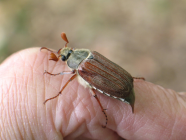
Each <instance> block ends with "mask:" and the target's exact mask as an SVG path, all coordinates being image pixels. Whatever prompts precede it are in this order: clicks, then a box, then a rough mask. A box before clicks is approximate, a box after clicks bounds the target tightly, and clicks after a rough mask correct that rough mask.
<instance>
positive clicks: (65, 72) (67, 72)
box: [43, 70, 75, 76]
mask: <svg viewBox="0 0 186 140" xmlns="http://www.w3.org/2000/svg"><path fill="white" fill-rule="evenodd" d="M74 73H75V70H73V71H63V72H60V73H56V74H52V73H50V72H48V71H46V70H45V71H44V73H43V74H49V75H53V76H56V75H64V74H74Z"/></svg>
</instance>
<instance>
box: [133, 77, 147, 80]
mask: <svg viewBox="0 0 186 140" xmlns="http://www.w3.org/2000/svg"><path fill="white" fill-rule="evenodd" d="M132 78H133V79H141V80H144V81H145V78H144V77H132Z"/></svg>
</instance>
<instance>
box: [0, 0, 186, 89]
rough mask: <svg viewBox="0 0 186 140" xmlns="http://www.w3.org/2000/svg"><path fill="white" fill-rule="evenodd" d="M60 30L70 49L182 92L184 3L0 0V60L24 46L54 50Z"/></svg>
mask: <svg viewBox="0 0 186 140" xmlns="http://www.w3.org/2000/svg"><path fill="white" fill-rule="evenodd" d="M61 32H66V34H67V37H68V40H69V42H70V43H69V46H71V47H73V48H87V49H90V50H96V51H98V52H100V53H101V54H103V55H104V56H106V57H107V58H109V59H111V60H112V61H113V62H115V63H117V64H119V65H120V66H122V67H123V68H124V69H126V70H127V71H128V72H130V73H131V74H132V75H133V76H143V77H145V78H146V80H147V81H150V82H153V83H155V84H158V85H161V86H163V87H165V88H171V89H174V90H176V91H186V0H179V1H176V0H140V1H139V0H132V1H131V0H106V1H105V0H92V1H90V0H76V1H70V0H45V1H42V0H0V62H2V61H3V60H5V59H6V58H7V57H8V56H10V55H11V54H12V53H14V52H17V51H19V50H22V49H25V48H29V47H35V46H38V47H41V46H45V47H48V48H52V49H56V50H58V49H59V48H61V47H63V46H64V44H65V42H64V41H63V40H62V39H61V37H60V34H61ZM38 51H39V50H38Z"/></svg>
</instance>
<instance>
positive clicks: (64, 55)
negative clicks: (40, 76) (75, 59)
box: [60, 46, 73, 61]
mask: <svg viewBox="0 0 186 140" xmlns="http://www.w3.org/2000/svg"><path fill="white" fill-rule="evenodd" d="M72 52H73V50H72V49H71V48H69V47H67V46H66V47H64V48H63V49H62V50H61V51H60V57H61V60H62V61H66V60H68V58H69V56H70V55H71V53H72Z"/></svg>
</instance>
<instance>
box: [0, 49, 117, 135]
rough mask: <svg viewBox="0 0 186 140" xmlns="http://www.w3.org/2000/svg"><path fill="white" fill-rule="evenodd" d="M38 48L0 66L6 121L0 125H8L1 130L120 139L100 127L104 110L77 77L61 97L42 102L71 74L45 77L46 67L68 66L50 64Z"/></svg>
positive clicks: (4, 119) (53, 70) (19, 132)
mask: <svg viewBox="0 0 186 140" xmlns="http://www.w3.org/2000/svg"><path fill="white" fill-rule="evenodd" d="M38 50H39V49H38V48H35V49H27V50H23V51H21V52H18V53H16V54H14V55H12V56H11V57H9V58H8V59H7V60H5V61H4V62H3V63H2V65H1V66H0V73H1V78H0V84H1V87H2V90H1V97H4V98H2V99H3V100H1V104H2V105H3V106H1V108H0V110H1V112H2V120H3V121H2V120H1V122H0V124H1V126H2V127H3V126H4V127H5V126H6V129H3V131H2V133H3V134H5V135H4V137H5V138H7V139H15V138H17V139H28V138H33V139H54V138H55V139H61V138H62V137H67V138H75V137H76V138H77V137H88V138H97V139H98V138H108V139H119V136H118V135H117V134H116V133H115V132H113V131H112V130H109V129H103V128H102V127H101V124H102V118H103V119H104V116H103V117H102V118H101V117H99V116H101V115H102V114H101V110H100V113H99V112H97V108H96V107H99V105H97V104H96V103H97V102H96V101H94V100H95V99H94V98H91V97H92V96H91V94H89V91H88V90H87V89H85V88H84V87H82V86H79V84H78V82H77V80H76V81H73V82H72V83H71V85H69V86H68V87H67V88H66V89H65V90H64V92H63V94H62V96H59V98H57V99H54V100H53V101H51V102H49V103H48V102H47V104H46V105H43V101H44V100H45V99H46V98H48V97H52V96H55V95H56V94H57V93H58V92H59V90H60V88H61V87H62V86H63V85H64V83H65V81H67V80H68V75H67V76H64V77H63V76H56V77H55V78H54V77H51V76H43V71H44V70H45V69H47V70H48V71H50V72H56V71H59V70H61V71H63V70H65V69H66V68H67V67H66V66H64V65H63V64H60V62H59V63H49V61H48V55H47V53H41V52H39V51H38ZM59 64H60V65H59ZM94 104H96V105H95V106H94ZM7 112H8V113H7ZM99 114H101V115H99ZM97 116H98V117H97ZM80 128H82V129H80ZM95 130H96V131H95ZM102 130H104V131H102ZM9 133H10V134H9Z"/></svg>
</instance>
